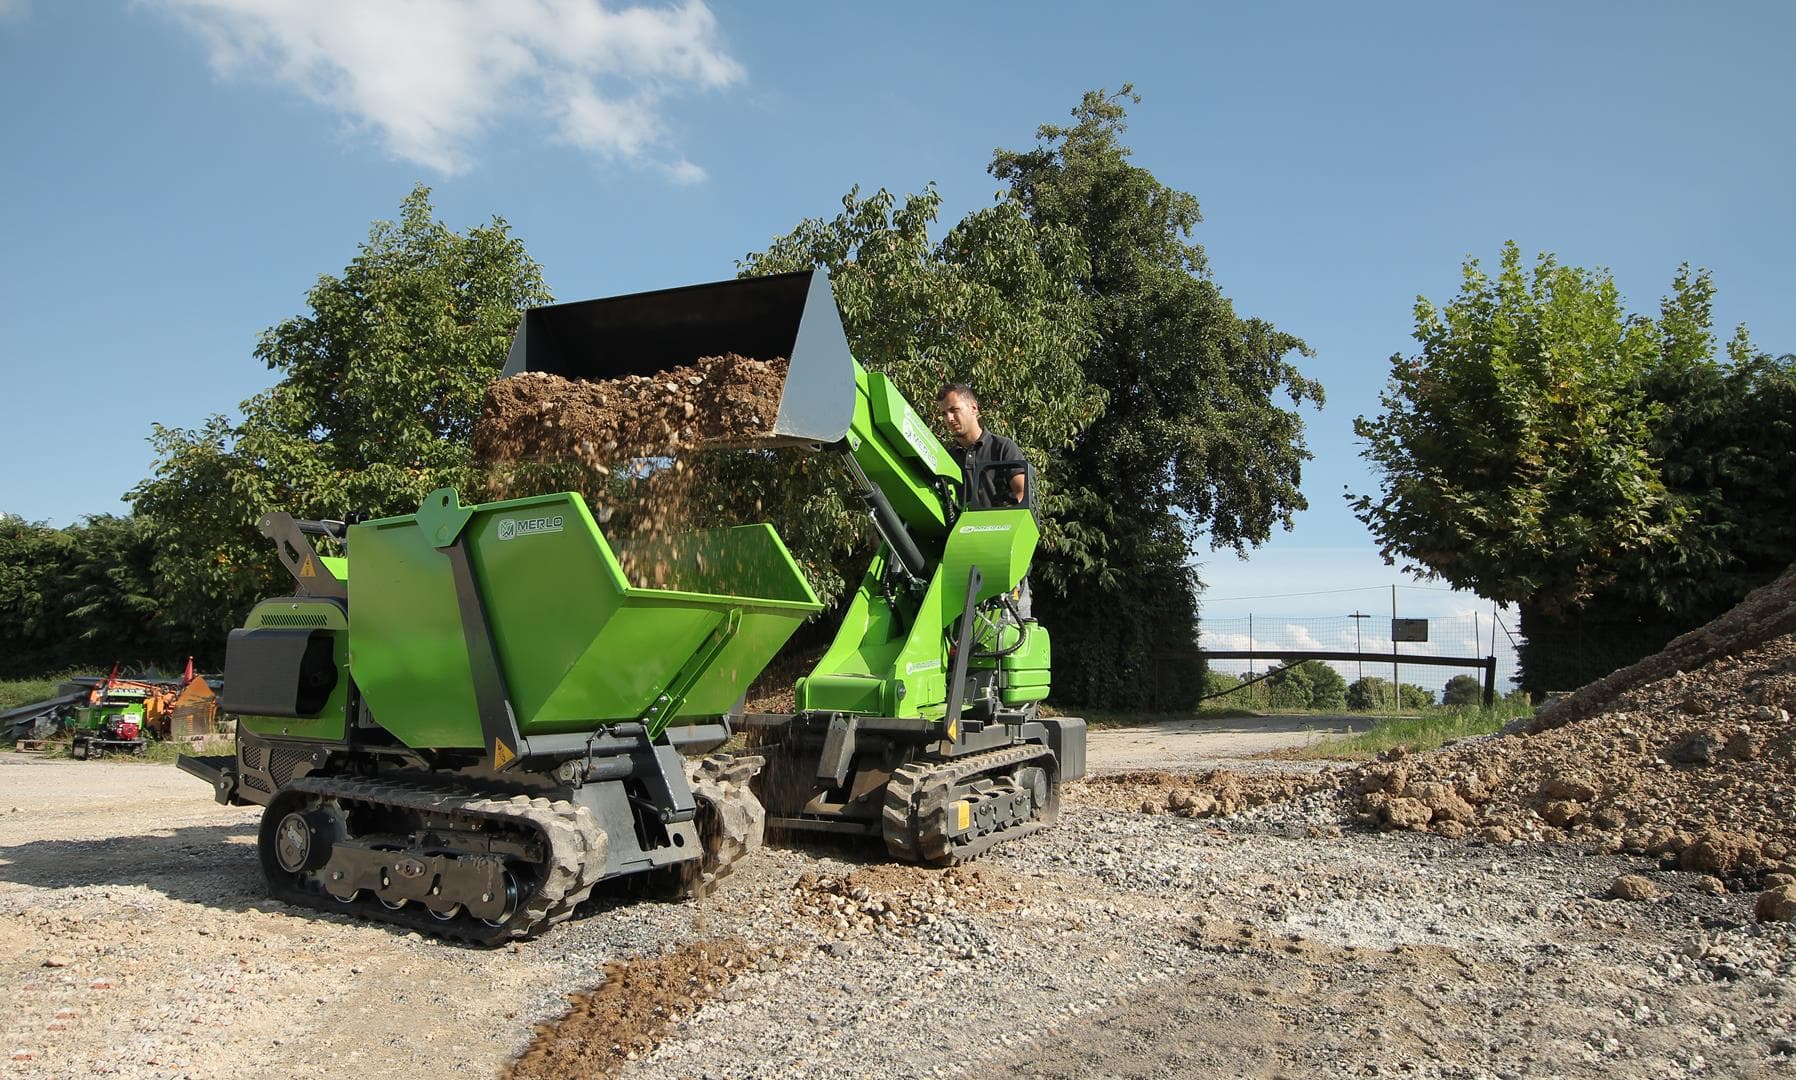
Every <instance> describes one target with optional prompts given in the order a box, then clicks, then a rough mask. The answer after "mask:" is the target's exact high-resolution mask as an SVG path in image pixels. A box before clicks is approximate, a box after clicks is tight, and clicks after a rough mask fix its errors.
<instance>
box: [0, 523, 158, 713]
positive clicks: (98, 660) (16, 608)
mask: <svg viewBox="0 0 1796 1080" xmlns="http://www.w3.org/2000/svg"><path fill="white" fill-rule="evenodd" d="M153 555H154V547H153V543H152V539H151V536H150V533H149V530H148V529H147V528H145V527H144V525H143V523H142V522H140V521H138V520H136V519H135V518H121V517H114V516H112V515H108V514H97V515H94V516H92V517H89V518H87V519H85V520H84V521H82V522H81V523H80V524H77V525H73V526H70V527H69V528H66V529H52V528H50V527H48V526H46V525H41V524H31V523H28V522H25V521H23V520H22V519H20V518H17V517H14V516H11V515H0V640H3V641H5V642H6V643H7V648H6V649H5V650H4V651H3V652H0V677H4V678H13V677H23V676H32V675H41V674H44V673H45V672H51V671H63V670H66V669H69V668H73V667H110V666H111V665H112V664H113V663H114V662H119V663H123V664H125V665H127V666H128V667H131V668H144V667H147V666H150V665H155V664H163V665H166V664H168V663H170V662H171V661H178V660H179V659H181V658H182V657H184V656H185V655H186V654H185V652H184V649H185V645H186V643H185V641H184V640H183V635H181V634H180V633H179V632H177V631H176V629H175V628H174V627H172V626H171V625H170V624H169V622H168V620H167V619H166V617H165V615H164V613H163V610H162V605H161V603H160V601H159V600H158V598H157V597H156V595H155V590H154V588H153V581H154V577H153V574H152V573H151V560H152V558H153Z"/></svg>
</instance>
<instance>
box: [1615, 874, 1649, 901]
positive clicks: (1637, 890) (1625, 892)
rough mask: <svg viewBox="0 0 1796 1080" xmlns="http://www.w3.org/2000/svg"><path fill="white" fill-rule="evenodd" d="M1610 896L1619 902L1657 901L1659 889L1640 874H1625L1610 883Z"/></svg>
mask: <svg viewBox="0 0 1796 1080" xmlns="http://www.w3.org/2000/svg"><path fill="white" fill-rule="evenodd" d="M1609 895H1610V896H1613V897H1614V898H1615V899H1617V900H1655V899H1657V898H1658V896H1659V888H1658V886H1656V885H1654V884H1653V883H1652V881H1650V880H1649V879H1647V878H1645V877H1642V876H1641V875H1639V874H1623V875H1621V876H1620V877H1618V878H1616V879H1615V880H1614V881H1613V882H1611V883H1610V885H1609Z"/></svg>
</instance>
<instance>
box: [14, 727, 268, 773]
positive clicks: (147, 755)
mask: <svg viewBox="0 0 1796 1080" xmlns="http://www.w3.org/2000/svg"><path fill="white" fill-rule="evenodd" d="M0 745H10V744H0ZM236 752H237V740H236V737H235V736H231V735H220V736H218V737H216V738H213V739H210V740H208V741H207V742H205V743H203V744H201V745H199V746H197V747H196V746H193V745H190V744H188V743H186V742H163V741H161V740H159V739H151V740H150V741H149V743H148V744H146V745H145V746H144V748H143V752H142V753H141V754H129V753H126V752H124V751H122V750H109V751H107V752H106V753H103V754H102V753H97V752H96V753H95V754H94V756H93V757H91V758H89V759H88V760H89V761H93V762H109V761H131V762H136V763H137V764H139V765H146V764H147V765H173V764H174V763H175V759H176V758H178V757H180V756H181V755H182V754H191V755H193V756H194V757H205V756H208V755H218V754H235V753H236ZM38 753H40V754H42V755H43V756H44V757H47V758H67V757H69V756H70V755H69V736H68V735H67V734H66V733H65V734H62V735H58V736H57V737H56V738H54V739H50V740H48V741H47V742H45V743H44V748H43V749H42V750H40V751H38Z"/></svg>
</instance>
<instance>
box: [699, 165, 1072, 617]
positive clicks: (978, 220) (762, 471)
mask: <svg viewBox="0 0 1796 1080" xmlns="http://www.w3.org/2000/svg"><path fill="white" fill-rule="evenodd" d="M940 207H941V198H940V196H939V195H938V194H937V192H936V190H935V188H934V186H933V185H932V186H930V187H927V188H925V189H924V190H923V191H922V192H921V193H920V194H913V195H908V196H905V197H904V198H903V199H902V200H900V199H898V198H897V197H895V196H894V195H892V194H891V193H890V192H887V191H885V190H883V189H882V190H880V191H878V192H875V193H874V194H872V195H870V196H865V197H863V196H862V195H861V194H860V192H859V191H858V190H856V191H852V192H850V193H848V194H847V195H846V196H844V197H843V199H842V212H841V213H840V214H838V215H836V216H835V217H834V218H831V219H827V220H826V219H822V218H811V219H807V220H805V221H802V222H800V223H799V224H798V226H797V227H796V228H794V229H793V230H792V231H791V232H790V233H787V234H785V235H783V236H779V237H776V238H775V239H774V240H773V242H772V243H771V244H770V245H769V246H768V247H767V249H766V250H764V251H759V252H754V253H751V254H750V255H748V257H747V258H746V259H745V260H744V262H743V266H742V272H743V273H744V274H745V275H753V274H769V273H779V272H782V271H790V270H801V269H809V268H811V267H818V266H821V267H825V268H827V269H828V270H829V272H830V280H831V283H832V285H833V287H834V289H835V294H836V301H837V304H838V306H839V307H840V308H841V313H842V326H843V330H844V331H845V332H846V334H847V336H848V342H849V346H850V348H851V350H852V351H853V353H854V355H855V357H856V359H858V360H860V361H861V362H862V363H863V364H865V365H866V366H868V367H869V368H871V369H874V370H877V371H881V372H883V373H884V374H886V375H887V376H888V377H890V378H891V379H892V380H893V381H894V382H895V383H896V384H897V386H898V388H899V390H900V391H901V392H903V393H904V395H905V396H906V397H907V398H909V399H910V400H911V402H912V403H913V404H915V405H916V406H917V407H918V408H920V409H922V410H923V411H924V413H925V415H928V414H930V412H931V411H932V406H933V403H934V400H935V395H936V392H937V391H938V390H939V389H940V388H941V386H942V385H943V384H944V383H945V382H949V381H964V382H968V383H971V384H972V385H973V386H974V387H975V389H976V391H977V393H978V394H979V398H980V402H981V407H982V414H983V417H984V419H985V421H986V423H987V424H988V425H989V426H990V427H992V428H993V429H994V430H999V431H1002V432H1004V433H1006V434H1008V435H1010V436H1012V437H1013V438H1015V439H1016V440H1017V441H1018V443H1019V444H1021V446H1022V447H1023V450H1024V452H1025V453H1026V454H1027V455H1029V457H1030V458H1031V460H1033V461H1036V462H1039V463H1040V464H1041V469H1040V474H1039V475H1038V478H1037V480H1038V495H1039V503H1040V505H1041V506H1042V508H1043V511H1044V515H1043V516H1044V529H1045V531H1046V534H1047V536H1048V537H1049V542H1050V543H1052V542H1054V538H1055V537H1056V536H1057V535H1058V530H1057V522H1058V521H1059V520H1060V518H1061V513H1060V510H1061V508H1062V507H1063V506H1064V504H1065V500H1066V496H1065V495H1064V493H1063V492H1062V491H1061V489H1060V486H1059V484H1058V483H1057V477H1056V475H1055V473H1054V471H1053V468H1052V467H1051V465H1050V461H1051V458H1050V457H1049V453H1048V452H1049V451H1050V450H1052V449H1053V448H1056V447H1061V446H1065V445H1067V443H1068V442H1069V441H1070V440H1071V439H1072V438H1073V436H1074V434H1075V433H1076V432H1077V431H1078V430H1079V429H1080V428H1081V427H1083V426H1084V425H1086V424H1088V423H1089V422H1090V421H1091V419H1092V417H1093V416H1095V415H1096V414H1097V411H1098V409H1099V408H1100V407H1101V405H1102V402H1103V400H1104V397H1103V392H1102V391H1101V390H1100V389H1099V388H1098V387H1097V386H1096V385H1094V383H1093V382H1092V381H1091V380H1090V379H1088V378H1087V377H1086V374H1085V372H1084V371H1083V370H1082V368H1081V365H1080V362H1079V360H1080V357H1081V356H1082V355H1083V353H1084V351H1085V349H1086V348H1087V347H1088V344H1089V341H1090V329H1089V326H1090V324H1089V317H1088V313H1087V308H1086V305H1085V302H1084V299H1083V297H1082V296H1081V294H1080V292H1079V289H1078V287H1077V284H1076V283H1077V281H1078V279H1079V277H1080V275H1081V274H1082V273H1083V272H1084V269H1085V264H1084V253H1083V251H1082V250H1081V248H1080V246H1079V244H1078V243H1077V238H1076V237H1075V236H1074V235H1073V234H1072V233H1071V232H1070V231H1068V230H1065V229H1054V228H1051V227H1049V228H1043V227H1039V226H1037V225H1036V224H1034V223H1033V222H1031V221H1030V220H1029V218H1028V216H1027V215H1026V214H1025V213H1024V212H1023V208H1022V207H1021V206H1020V205H1019V204H1018V203H1017V202H1015V201H1014V200H1002V201H1000V202H998V203H997V204H996V205H994V206H991V207H988V208H986V209H983V210H979V211H975V212H974V213H971V214H968V215H967V216H966V217H965V218H963V219H962V220H961V221H960V222H958V223H957V224H956V225H954V227H953V228H951V229H949V230H948V231H947V233H946V234H945V235H944V236H943V237H942V238H941V240H939V241H934V240H931V239H930V236H929V229H930V226H931V225H932V224H934V223H935V221H936V220H937V217H938V215H939V212H940ZM752 464H753V463H752V461H751V465H752ZM724 470H725V472H724V475H726V476H728V477H729V481H730V482H729V483H728V484H726V485H718V486H720V487H724V488H727V490H728V491H730V492H731V493H732V494H733V497H734V499H735V500H736V501H737V502H741V501H743V500H749V501H752V503H753V506H754V507H755V508H756V509H759V510H763V511H765V512H768V513H770V514H772V515H773V516H774V517H775V518H776V520H777V522H778V524H779V526H780V531H781V533H782V535H784V536H785V537H786V539H787V542H788V543H789V544H792V545H793V547H794V549H795V551H796V553H797V554H798V555H799V556H800V558H801V559H803V561H804V562H805V564H806V566H807V568H808V569H809V570H810V571H811V575H812V578H813V582H814V583H815V584H817V585H818V586H819V588H820V592H822V593H823V594H824V595H826V596H829V597H832V598H833V597H834V596H837V595H839V594H840V590H841V589H842V587H843V585H844V583H845V580H846V579H847V578H848V576H849V575H851V574H853V573H855V572H856V570H857V568H858V564H859V563H862V562H864V561H865V556H866V550H867V546H866V545H867V542H868V538H866V537H864V536H862V535H860V534H861V531H862V529H863V527H864V521H865V516H864V513H862V512H856V511H853V510H851V509H850V507H849V506H848V505H847V504H846V503H845V502H844V501H843V499H842V497H841V494H840V493H841V491H842V487H843V485H842V484H841V482H840V478H839V477H834V476H832V475H831V473H830V467H829V464H828V463H827V462H818V461H816V460H809V459H807V460H805V461H804V462H802V463H801V464H800V470H802V471H794V470H792V469H790V468H788V467H785V466H783V465H782V466H777V467H775V468H771V469H769V468H754V467H749V468H741V469H737V470H735V471H729V469H728V467H727V466H725V467H724ZM713 490H715V487H714V488H713Z"/></svg>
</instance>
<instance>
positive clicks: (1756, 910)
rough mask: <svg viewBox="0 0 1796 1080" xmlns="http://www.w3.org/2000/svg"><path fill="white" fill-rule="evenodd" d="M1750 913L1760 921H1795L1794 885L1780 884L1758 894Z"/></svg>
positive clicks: (1795, 894) (1795, 901) (1795, 890)
mask: <svg viewBox="0 0 1796 1080" xmlns="http://www.w3.org/2000/svg"><path fill="white" fill-rule="evenodd" d="M1752 913H1753V915H1754V916H1755V917H1757V919H1758V920H1759V921H1760V922H1796V885H1780V886H1778V887H1777V888H1775V889H1766V890H1765V891H1764V892H1762V893H1760V894H1759V898H1758V902H1757V903H1755V904H1753V905H1752Z"/></svg>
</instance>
